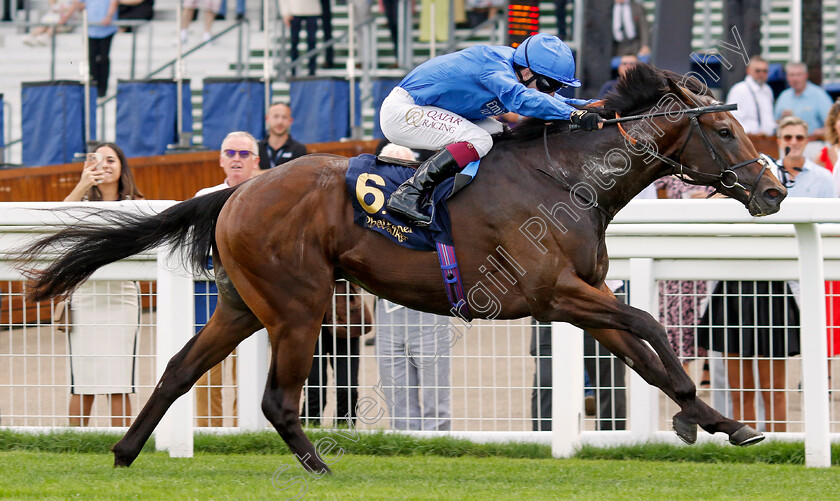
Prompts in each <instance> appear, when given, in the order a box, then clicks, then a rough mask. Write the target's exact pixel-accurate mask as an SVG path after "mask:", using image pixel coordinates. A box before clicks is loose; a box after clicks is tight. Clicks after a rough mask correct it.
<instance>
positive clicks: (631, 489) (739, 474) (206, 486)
mask: <svg viewBox="0 0 840 501" xmlns="http://www.w3.org/2000/svg"><path fill="white" fill-rule="evenodd" d="M284 465H287V466H290V468H289V469H288V470H286V471H283V472H282V473H279V474H278V475H277V477H276V479H275V482H274V483H276V484H277V485H283V483H284V482H288V481H291V482H292V483H294V477H295V476H301V477H305V476H307V475H306V474H305V473H304V472H303V470H302V469H301V468H300V467H298V466H297V463H296V461H295V459H294V457H293V456H291V455H279V454H263V455H258V454H249V455H242V454H208V453H199V454H197V455H196V457H195V458H192V459H172V458H169V457H168V456H167V455H166V454H164V453H144V454H142V455H141V456H140V457H139V458H138V459H137V461H136V462H135V463H134V465H133V466H132V467H131V468H118V469H114V468H112V467H111V456H110V455H109V454H89V453H82V454H80V453H50V452H35V451H7V452H0V472H2V474H0V498H5V499H67V498H76V499H91V500H93V499H109V500H110V499H144V500H147V499H179V500H184V499H202V500H203V499H236V500H245V499H287V498H290V497H292V496H293V495H294V494H297V493H298V487H299V486H301V485H303V484H302V483H298V484H296V485H293V486H291V487H290V488H288V489H286V490H284V491H279V490H277V489H275V487H274V485H273V482H272V477H273V475H274V473H275V472H276V471H277V470H278V469H279V468H281V467H283V466H284ZM333 471H334V473H335V474H334V475H332V476H328V477H323V478H320V479H313V478H311V477H309V478H308V480H307V482H306V492H305V495H304V496H303V498H302V499H312V500H321V499H340V500H352V499H364V500H377V499H383V500H394V499H410V500H415V499H416V500H420V499H423V500H425V499H475V500H497V499H517V500H519V499H526V500H531V499H534V500H536V499H587V500H588V499H596V500H601V499H652V500H659V499H698V500H708V499H761V500H772V499H779V500H785V501H791V500H794V499H795V500H799V499H809V500H811V499H837V493H838V492H840V468H838V467H832V468H828V469H808V468H805V467H803V466H798V465H768V464H749V465H748V464H732V463H728V464H723V463H688V462H662V461H622V460H590V459H568V460H554V459H515V458H504V457H484V458H476V457H439V456H392V457H381V456H357V455H349V454H348V455H345V456H342V457H340V458H339V459H338V460H337V461H336V462H335V463H334V464H333Z"/></svg>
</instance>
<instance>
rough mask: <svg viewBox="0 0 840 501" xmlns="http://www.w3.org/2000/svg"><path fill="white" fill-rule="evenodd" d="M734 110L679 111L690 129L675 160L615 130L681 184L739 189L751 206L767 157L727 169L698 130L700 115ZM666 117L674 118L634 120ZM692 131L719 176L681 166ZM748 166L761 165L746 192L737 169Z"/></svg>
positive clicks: (721, 106) (729, 106)
mask: <svg viewBox="0 0 840 501" xmlns="http://www.w3.org/2000/svg"><path fill="white" fill-rule="evenodd" d="M737 108H738V105H736V104H717V105H711V106H702V107H699V108H691V109H688V110H681V111H679V113H680V114H687V115H688V116H689V120H690V121H691V125H692V127H691V128H690V129H689V131H688V137H687V138H686V139H685V141H684V142H683V145H682V147H681V148H680V151H679V152H678V153H677V155H676V158H670V157H666V156H665V155H662V154H661V153H659V152H658V151H656V150H655V149H654V148H652V147H650V146H649V145H647V144H644V143H642V144H641V145H639V144H638V141H637V140H636V139H635V138H633V137H631V136H630V135H629V134H628V133H627V132H626V131H625V130H624V128H623V127H622V126H621V124H620V123H618V130H619V131H620V132H621V135H622V136H624V138H625V139H626V140H627V141H629V142H630V144H632V145H634V146H638V148H639V149H640V150H643V151H644V152H645V153H648V154H650V155H651V156H653V157H654V158H656V159H658V160H660V161H661V162H663V163H665V164H666V165H668V166H670V167H671V169H672V170H671V173H672V174H674V175H676V176H677V177H678V178H680V180H682V182H684V183H686V184H693V185H708V186H715V184H719V185H720V186H721V187H723V188H727V189H732V188H735V187H739V188H741V189H743V190H745V191H749V193H750V198H749V201H748V203H751V202H752V201H753V199H754V198H755V194H756V187H757V186H758V183H759V181H760V180H761V177H762V176H763V175H764V172H765V171H766V170H767V168H768V167H769V165H770V163H771V162H772V160H770V159H769V158H768V157H767V156H766V155H759V156H758V157H756V158H752V159H750V160H745V161H743V162H739V163H737V164H734V165H730V164H728V163H726V161H725V160H724V159H723V157H722V156H721V154H720V152H718V151H717V149H716V148H715V146H714V145H713V144H712V142H711V140H709V137H708V135H707V134H706V131H704V130H703V127H701V126H700V120H699V117H700V115H703V114H706V113H718V112H721V111H732V110H735V109H737ZM666 114H668V115H673V114H674V113H673V112H666V113H657V114H652V115H640V116H639V117H638V118H637V119H644V118H649V117H652V116H662V115H666ZM616 117H618V114H616ZM627 118H631V117H625V118H624V119H622V121H626V119H627ZM695 130H696V131H697V132H698V134H699V135H700V138H701V139H702V141H703V144H704V145H705V147H706V151H708V152H709V155H710V156H711V157H712V160H713V161H714V162H715V163H716V164H717V165H718V167H720V173H719V174H708V173H705V172H700V171H698V170H697V169H694V168H691V167H688V166H686V165H684V164H683V163H682V161H680V157H681V156H682V154H683V153H684V152H685V148H686V146H688V142H689V141H690V140H691V136H692V135H693V134H694V131H695ZM751 163H758V164H759V165H761V172H760V173H759V174H758V176H757V177H756V179H755V183H753V185H752V186H751V187H749V188H748V187H746V186H744V185H743V184H741V182H740V179H739V178H738V172H737V169H740V168H741V167H744V166H747V165H749V164H751ZM715 191H717V188H715Z"/></svg>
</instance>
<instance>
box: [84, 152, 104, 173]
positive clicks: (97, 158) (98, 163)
mask: <svg viewBox="0 0 840 501" xmlns="http://www.w3.org/2000/svg"><path fill="white" fill-rule="evenodd" d="M87 159H88V162H92V163H93V170H99V168H100V167H102V161H103V160H104V159H105V157H104V156H103V155H102V153H88V154H87Z"/></svg>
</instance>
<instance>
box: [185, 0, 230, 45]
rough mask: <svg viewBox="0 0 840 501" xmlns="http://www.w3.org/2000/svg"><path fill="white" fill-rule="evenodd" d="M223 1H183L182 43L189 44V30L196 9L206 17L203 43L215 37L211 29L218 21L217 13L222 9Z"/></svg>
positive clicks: (202, 37) (202, 36)
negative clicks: (214, 22)
mask: <svg viewBox="0 0 840 501" xmlns="http://www.w3.org/2000/svg"><path fill="white" fill-rule="evenodd" d="M221 4H222V0H183V5H184V10H183V12H182V13H181V43H182V44H185V45H186V43H187V40H188V39H189V32H188V31H187V28H189V27H190V23H191V22H192V21H193V15H194V14H195V11H196V9H201V11H202V13H203V17H204V34H203V35H201V41H202V42H208V41H210V39H211V38H213V35H212V34H211V33H210V29H211V27H212V26H213V21H214V20H215V19H216V13H217V12H219V8H221Z"/></svg>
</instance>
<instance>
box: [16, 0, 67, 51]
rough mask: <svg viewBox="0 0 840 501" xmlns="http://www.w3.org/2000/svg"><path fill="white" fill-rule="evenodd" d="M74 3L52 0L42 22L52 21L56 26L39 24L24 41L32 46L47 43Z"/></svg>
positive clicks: (64, 0) (65, 0)
mask: <svg viewBox="0 0 840 501" xmlns="http://www.w3.org/2000/svg"><path fill="white" fill-rule="evenodd" d="M72 4H73V2H72V0H50V8H49V10H47V13H46V14H44V15H43V16H42V17H41V21H40V22H42V23H51V24H55V25H56V26H37V27H35V28H32V30H31V31H30V32H29V34H28V35H27V36H25V37H23V43H24V44H26V45H29V46H30V47H33V46H36V45H47V44H48V43H49V41H50V37H52V36H53V35H54V34H55V30H56V28H57V26H58V25H59V20H60V19H61V17H62V15H63V14H64V13H66V12H68V11H69V10H70V8H71V6H72ZM61 24H64V23H61Z"/></svg>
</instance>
